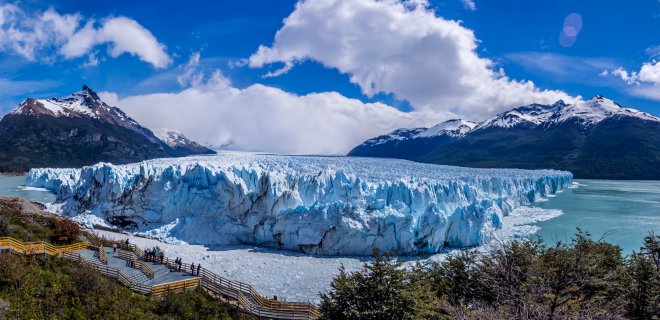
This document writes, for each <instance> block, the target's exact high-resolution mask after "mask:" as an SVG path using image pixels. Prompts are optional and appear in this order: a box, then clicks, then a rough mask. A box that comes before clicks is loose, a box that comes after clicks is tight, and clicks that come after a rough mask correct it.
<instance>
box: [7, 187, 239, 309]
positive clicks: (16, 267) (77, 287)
mask: <svg viewBox="0 0 660 320" xmlns="http://www.w3.org/2000/svg"><path fill="white" fill-rule="evenodd" d="M58 221H59V219H55V218H54V217H52V216H50V215H47V214H44V213H42V212H41V211H40V210H39V208H38V207H36V206H35V205H34V204H31V203H29V202H26V201H23V200H17V199H7V198H0V237H2V236H11V237H15V238H17V239H19V240H22V241H36V240H48V241H53V239H55V240H57V239H59V237H60V236H62V234H63V233H66V232H67V230H64V229H62V228H58V225H60V224H61V223H59V222H58ZM71 241H75V239H72V240H71ZM0 319H251V318H249V317H244V316H241V315H239V314H238V313H237V312H236V311H235V310H234V309H233V308H232V307H231V306H229V305H226V304H224V303H222V302H220V301H218V300H215V299H213V298H211V297H209V296H207V295H206V294H204V293H203V292H201V291H194V292H187V293H184V294H172V295H169V296H166V297H151V296H144V295H141V294H137V293H134V292H132V291H130V290H129V289H128V288H126V287H123V286H122V285H120V284H119V283H118V282H116V281H114V280H112V279H109V278H106V277H103V276H102V275H100V274H99V273H98V272H96V271H95V270H94V269H91V268H87V267H83V266H81V265H79V264H77V263H75V262H71V261H68V260H64V259H60V258H54V257H49V256H21V255H16V254H12V253H7V252H3V253H1V254H0Z"/></svg>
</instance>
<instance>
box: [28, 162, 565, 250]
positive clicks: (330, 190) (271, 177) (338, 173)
mask: <svg viewBox="0 0 660 320" xmlns="http://www.w3.org/2000/svg"><path fill="white" fill-rule="evenodd" d="M572 179H573V175H572V174H571V173H570V172H565V171H556V170H520V169H474V168H462V167H453V166H443V165H434V164H422V163H416V162H411V161H406V160H395V159H382V158H381V159H379V158H357V157H322V156H283V155H269V154H249V153H223V154H219V155H217V156H196V157H186V158H167V159H155V160H148V161H143V162H140V163H134V164H127V165H112V164H109V163H99V164H96V165H93V166H88V167H83V168H80V169H51V168H43V169H32V170H30V172H29V174H28V177H27V182H26V184H27V185H28V186H31V187H39V188H46V189H48V190H50V191H51V192H53V193H55V194H56V197H57V199H56V201H55V206H54V207H57V208H58V210H59V211H60V212H59V213H60V214H62V215H65V216H70V217H73V216H78V215H82V214H85V215H92V216H96V217H98V218H101V219H103V220H104V221H107V222H109V223H111V224H114V225H118V226H121V227H123V228H126V229H129V230H131V231H135V232H143V233H146V234H153V235H157V236H161V237H163V238H168V239H178V240H180V241H185V242H188V243H194V244H204V245H229V244H252V245H259V246H266V247H272V248H280V249H287V250H295V251H302V252H305V253H308V254H317V255H369V254H371V253H372V252H373V249H374V248H376V247H377V248H378V249H379V250H381V251H383V252H389V253H392V254H400V255H415V254H423V253H437V252H441V251H442V250H444V249H446V248H456V247H471V246H477V245H480V244H483V243H484V242H486V241H488V240H489V239H491V237H492V236H493V232H494V231H495V230H497V229H499V228H501V227H502V217H504V216H506V215H507V214H508V213H509V212H511V211H512V210H513V209H515V208H517V207H519V206H522V205H526V204H529V203H531V202H533V201H536V200H539V199H541V198H543V197H547V196H549V195H551V194H553V193H555V192H557V191H560V190H562V189H564V188H568V187H570V186H571V184H572Z"/></svg>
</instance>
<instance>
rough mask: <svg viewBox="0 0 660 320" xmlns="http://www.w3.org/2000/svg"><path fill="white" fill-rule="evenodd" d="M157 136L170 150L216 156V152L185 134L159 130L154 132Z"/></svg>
mask: <svg viewBox="0 0 660 320" xmlns="http://www.w3.org/2000/svg"><path fill="white" fill-rule="evenodd" d="M154 133H155V134H156V136H157V137H158V138H159V139H160V140H162V141H163V142H165V144H167V145H168V146H169V147H170V148H172V149H174V150H180V151H186V150H188V151H191V152H194V153H196V154H214V153H215V151H213V150H211V149H209V148H207V147H205V146H203V145H201V144H199V143H197V142H195V141H192V140H190V139H188V137H186V136H184V135H183V133H181V132H178V131H176V130H171V129H157V130H155V131H154Z"/></svg>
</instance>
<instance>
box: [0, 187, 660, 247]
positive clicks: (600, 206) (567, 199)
mask: <svg viewBox="0 0 660 320" xmlns="http://www.w3.org/2000/svg"><path fill="white" fill-rule="evenodd" d="M575 181H576V182H578V183H579V184H580V186H579V187H578V188H575V189H567V190H564V191H563V192H561V193H559V194H557V195H556V196H555V197H552V198H548V201H544V202H537V203H535V204H534V205H533V206H535V207H539V208H544V209H561V210H562V211H563V214H562V215H560V216H558V217H556V218H553V219H550V220H547V221H542V222H539V223H537V224H536V226H538V227H540V228H541V229H540V231H539V232H538V233H537V235H539V236H541V237H542V238H543V239H544V240H545V241H546V242H548V243H554V242H555V241H557V240H561V241H567V240H569V239H570V238H571V236H572V235H573V234H574V233H575V230H576V229H575V228H576V227H579V228H581V229H583V230H586V231H589V232H590V233H591V234H592V236H593V238H594V239H600V238H603V239H605V240H606V241H609V242H612V243H617V244H619V245H620V246H621V247H622V248H623V250H624V252H625V253H630V252H632V251H633V250H637V251H638V250H639V247H640V245H641V243H642V239H643V238H644V236H645V235H647V234H648V233H649V231H655V233H656V234H660V181H614V180H575ZM24 183H25V177H21V176H19V177H5V176H0V196H6V197H19V198H24V199H28V200H32V201H39V202H52V201H54V200H55V196H54V195H53V194H51V193H49V192H46V191H41V190H35V189H32V188H24V187H23V186H22V185H23V184H24Z"/></svg>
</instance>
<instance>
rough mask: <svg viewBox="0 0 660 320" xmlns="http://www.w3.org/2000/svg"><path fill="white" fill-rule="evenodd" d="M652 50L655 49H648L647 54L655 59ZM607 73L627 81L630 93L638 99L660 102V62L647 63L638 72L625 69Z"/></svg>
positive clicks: (619, 68) (620, 68)
mask: <svg viewBox="0 0 660 320" xmlns="http://www.w3.org/2000/svg"><path fill="white" fill-rule="evenodd" d="M656 47H657V46H656ZM652 48H655V47H651V48H649V49H647V52H649V54H650V55H651V56H652V57H654V56H655V54H656V53H655V52H652V51H651V49H652ZM656 50H657V49H656ZM607 71H608V70H605V71H604V73H609V74H610V75H612V76H615V77H619V78H621V80H623V81H625V82H626V84H628V85H629V87H628V92H629V93H631V94H633V95H635V96H638V97H643V98H647V99H652V100H657V101H660V61H657V60H655V59H654V60H651V61H648V62H645V63H643V64H642V66H641V68H640V69H639V70H638V71H628V70H626V69H624V68H623V67H618V68H616V69H614V70H611V71H609V72H607Z"/></svg>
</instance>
